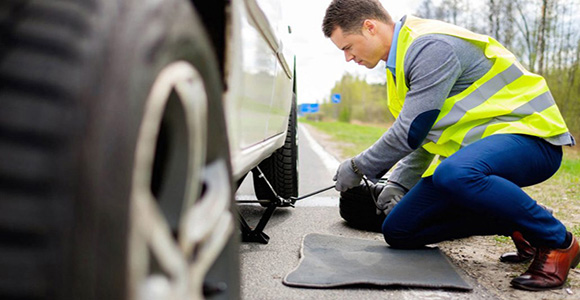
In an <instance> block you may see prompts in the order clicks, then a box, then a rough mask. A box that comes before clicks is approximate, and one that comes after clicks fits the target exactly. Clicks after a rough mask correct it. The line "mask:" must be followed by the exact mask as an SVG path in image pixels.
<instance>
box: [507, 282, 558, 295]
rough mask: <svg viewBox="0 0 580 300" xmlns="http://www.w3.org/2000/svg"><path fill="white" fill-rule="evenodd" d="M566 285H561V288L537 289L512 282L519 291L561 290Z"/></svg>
mask: <svg viewBox="0 0 580 300" xmlns="http://www.w3.org/2000/svg"><path fill="white" fill-rule="evenodd" d="M564 283H566V279H564ZM564 283H563V284H561V285H559V286H554V287H545V288H537V287H531V286H526V285H522V284H519V283H517V282H511V285H512V286H513V287H515V288H518V289H521V290H526V291H535V292H539V291H549V290H556V289H559V288H561V287H563V286H564Z"/></svg>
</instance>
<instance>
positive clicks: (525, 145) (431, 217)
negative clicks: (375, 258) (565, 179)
mask: <svg viewBox="0 0 580 300" xmlns="http://www.w3.org/2000/svg"><path fill="white" fill-rule="evenodd" d="M561 161H562V147H561V146H554V145H551V144H550V143H548V142H546V141H544V140H543V139H540V138H536V137H531V136H525V135H517V134H498V135H492V136H489V137H486V138H483V139H481V140H479V141H477V142H475V143H473V144H470V145H468V146H466V147H464V148H462V149H461V150H459V151H457V152H456V153H454V154H453V155H451V156H450V157H448V158H447V159H445V160H444V161H443V162H442V163H441V164H440V165H439V167H437V169H436V170H435V173H434V174H433V176H430V177H425V178H422V179H421V180H420V181H419V182H418V183H417V185H415V187H413V188H412V189H411V190H410V191H409V192H408V193H407V194H406V195H405V196H404V197H403V199H402V200H401V201H400V202H399V204H397V205H396V206H395V208H394V209H393V210H392V211H391V213H390V214H389V215H388V216H387V218H386V219H385V222H384V223H383V228H382V230H383V234H384V237H385V240H386V241H387V243H388V244H389V245H390V246H391V247H395V248H418V247H422V246H424V245H427V244H432V243H437V242H440V241H445V240H451V239H459V238H464V237H469V236H474V235H496V234H497V235H505V236H509V235H511V234H512V233H513V232H514V231H520V232H521V233H522V235H523V236H524V238H525V239H526V240H528V241H529V242H530V243H531V244H532V245H533V246H535V247H548V248H562V245H563V243H564V240H565V237H566V227H565V226H564V225H563V224H562V223H561V222H560V221H558V220H557V219H556V218H554V217H553V216H552V215H551V214H550V213H549V212H547V211H546V210H545V209H543V208H542V207H540V206H539V205H537V203H536V201H534V200H533V199H532V198H530V196H528V195H527V194H526V193H525V192H524V191H523V190H522V189H521V187H525V186H530V185H534V184H537V183H540V182H542V181H544V180H546V179H548V178H550V177H551V176H552V175H553V174H554V173H555V172H556V171H557V170H558V168H559V167H560V163H561Z"/></svg>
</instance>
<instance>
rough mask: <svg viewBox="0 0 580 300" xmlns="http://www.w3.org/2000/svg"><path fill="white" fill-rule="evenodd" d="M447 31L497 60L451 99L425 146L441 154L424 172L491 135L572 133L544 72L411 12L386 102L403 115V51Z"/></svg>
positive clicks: (484, 39)
mask: <svg viewBox="0 0 580 300" xmlns="http://www.w3.org/2000/svg"><path fill="white" fill-rule="evenodd" d="M433 33H439V34H447V35H451V36H455V37H459V38H462V39H464V40H467V41H469V42H472V43H474V44H477V45H481V46H483V47H484V48H483V49H484V53H485V56H486V57H487V58H489V59H492V60H494V63H493V66H492V67H491V69H490V70H489V72H487V73H486V74H485V75H484V76H483V77H482V78H480V79H479V80H477V81H476V82H474V83H473V84H472V85H471V86H469V87H468V88H467V89H466V90H464V91H463V92H461V93H459V94H457V95H455V96H453V97H450V98H447V99H446V100H445V102H444V103H443V107H442V108H441V112H440V113H439V116H438V117H437V120H436V121H435V124H434V125H433V127H432V128H431V130H430V131H429V134H428V135H427V138H426V141H425V142H426V143H425V144H424V145H423V146H422V147H423V148H424V149H425V150H427V151H428V152H430V153H432V154H436V155H439V157H438V159H435V160H434V162H433V163H432V164H431V166H430V167H429V168H428V169H427V171H426V172H425V173H424V174H423V177H425V176H430V175H433V172H434V171H435V168H437V166H438V165H439V163H440V162H441V160H442V159H444V158H446V157H449V156H450V155H452V154H453V153H455V152H456V151H457V150H459V149H461V148H462V147H464V146H467V145H469V144H471V143H473V142H475V141H477V140H480V139H482V138H484V137H487V136H490V135H492V134H502V133H514V134H527V135H532V136H538V137H542V138H546V137H551V136H556V135H559V134H563V133H566V132H568V128H567V127H566V123H565V122H564V119H563V118H562V115H561V114H560V111H559V109H558V107H557V106H556V103H555V101H554V98H552V95H551V93H550V90H549V89H548V85H547V84H546V81H545V80H544V78H543V77H542V76H539V75H536V74H533V73H530V72H529V71H527V70H526V69H525V68H524V67H523V66H521V65H520V64H519V63H518V62H517V60H516V58H515V56H514V55H513V54H512V53H511V52H509V51H508V50H507V49H506V48H504V47H503V46H502V45H501V44H500V43H498V42H497V41H496V40H495V39H493V38H491V37H489V36H485V35H480V34H476V33H473V32H471V31H469V30H467V29H464V28H461V27H458V26H455V25H452V24H448V23H444V22H440V21H435V20H425V19H419V18H416V17H413V16H407V18H406V21H405V23H404V24H403V26H402V27H401V31H400V32H399V37H398V42H397V58H396V74H395V76H396V81H395V80H394V78H393V74H392V73H391V71H390V70H389V69H388V68H387V89H388V105H389V110H390V111H391V113H392V114H393V115H394V116H395V118H396V117H398V116H399V113H400V112H401V109H402V108H403V103H404V102H405V96H406V95H407V92H408V91H409V89H408V88H407V83H406V82H405V70H404V63H405V55H406V53H407V50H408V49H409V47H410V46H411V43H413V41H414V40H415V39H416V38H418V37H420V36H422V35H426V34H433Z"/></svg>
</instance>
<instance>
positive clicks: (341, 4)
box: [322, 0, 393, 38]
mask: <svg viewBox="0 0 580 300" xmlns="http://www.w3.org/2000/svg"><path fill="white" fill-rule="evenodd" d="M366 19H374V20H378V21H382V22H384V23H387V24H390V23H393V20H392V19H391V16H390V15H389V13H388V12H387V10H386V9H385V8H384V7H383V5H381V3H380V2H379V1H378V0H333V1H332V3H330V5H329V6H328V8H327V9H326V15H325V16H324V21H323V22H322V31H323V32H324V36H326V37H328V38H329V37H330V36H331V35H332V32H333V31H334V30H335V29H336V28H337V27H340V28H341V29H342V30H343V31H344V32H345V33H350V34H353V33H360V32H361V29H362V24H363V22H364V21H365V20H366Z"/></svg>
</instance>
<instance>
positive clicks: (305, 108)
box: [300, 103, 320, 114]
mask: <svg viewBox="0 0 580 300" xmlns="http://www.w3.org/2000/svg"><path fill="white" fill-rule="evenodd" d="M319 111H320V106H319V105H318V103H304V104H300V112H301V113H303V114H313V113H317V112H319Z"/></svg>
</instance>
